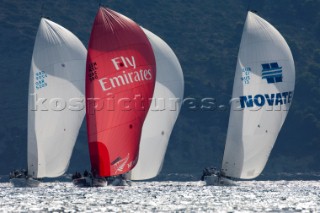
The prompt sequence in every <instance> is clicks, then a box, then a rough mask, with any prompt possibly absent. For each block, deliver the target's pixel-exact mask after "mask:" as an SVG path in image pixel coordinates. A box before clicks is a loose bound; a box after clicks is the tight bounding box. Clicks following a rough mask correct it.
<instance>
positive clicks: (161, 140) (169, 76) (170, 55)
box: [126, 28, 184, 180]
mask: <svg viewBox="0 0 320 213" xmlns="http://www.w3.org/2000/svg"><path fill="white" fill-rule="evenodd" d="M142 29H143V31H144V32H145V34H146V35H147V37H148V39H149V41H150V43H151V45H152V49H153V51H154V54H155V58H156V65H157V77H156V85H155V89H154V94H153V99H152V103H151V107H150V109H149V112H148V115H147V118H146V120H145V122H144V125H143V128H142V136H141V141H140V150H139V158H138V162H137V165H136V166H135V167H134V168H133V169H132V170H131V171H130V172H129V173H128V174H127V175H126V177H127V178H128V179H130V180H145V179H150V178H154V177H156V176H157V175H158V174H159V173H160V171H161V169H162V165H163V161H164V156H165V153H166V149H167V146H168V142H169V138H170V135H171V132H172V129H173V127H174V124H175V122H176V120H177V118H178V115H179V112H180V108H181V101H182V99H183V92H184V80H183V72H182V68H181V66H180V63H179V60H178V58H177V57H176V55H175V54H174V52H173V51H172V49H171V48H170V47H169V46H168V44H167V43H165V42H164V41H163V40H162V39H161V38H159V37H158V36H157V35H155V34H153V33H152V32H150V31H149V30H147V29H144V28H142Z"/></svg>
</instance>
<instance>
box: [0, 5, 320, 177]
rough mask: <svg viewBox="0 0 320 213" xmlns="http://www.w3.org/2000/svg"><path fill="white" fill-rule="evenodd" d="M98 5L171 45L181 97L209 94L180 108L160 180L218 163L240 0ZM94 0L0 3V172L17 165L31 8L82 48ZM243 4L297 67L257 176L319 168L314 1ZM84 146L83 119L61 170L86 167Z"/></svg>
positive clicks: (319, 25) (242, 14)
mask: <svg viewBox="0 0 320 213" xmlns="http://www.w3.org/2000/svg"><path fill="white" fill-rule="evenodd" d="M42 2H43V11H42V12H41V5H42ZM101 3H103V4H104V5H108V7H109V8H111V9H113V10H115V11H117V12H120V13H122V14H124V15H126V16H128V17H130V18H131V19H133V20H134V21H136V22H137V23H138V24H140V25H142V26H143V27H145V28H147V29H149V30H150V31H152V32H153V33H155V34H157V35H158V36H160V37H161V38H162V39H164V40H165V41H166V42H167V43H168V44H169V45H170V46H171V48H172V49H173V50H174V51H175V53H176V55H177V57H178V58H179V60H180V63H181V66H182V68H183V71H184V78H185V97H193V98H198V99H199V100H200V99H201V98H205V97H213V98H215V100H216V104H217V109H215V110H213V111H200V110H190V109H189V108H188V107H187V106H186V105H184V106H183V107H182V111H181V114H180V116H179V118H178V120H177V123H176V126H175V128H174V130H173V133H172V135H171V139H170V143H169V146H168V151H167V154H166V158H165V163H164V166H163V170H162V173H161V174H162V176H160V177H163V176H164V175H166V174H170V173H178V174H191V175H194V176H195V177H198V176H200V174H201V171H202V169H203V168H204V167H206V166H209V165H216V166H217V167H220V164H221V160H222V155H223V150H224V143H225V139H226V132H227V125H228V118H229V110H230V109H229V99H230V97H231V93H232V85H233V77H234V71H235V66H236V58H237V54H238V47H239V44H240V39H241V34H242V28H243V24H244V21H245V18H246V13H247V8H248V0H245V1H234V0H224V1H218V0H201V1H196V0H188V1H179V0H153V1H146V0H117V1H115V0H109V1H106V0H105V1H101ZM98 4H99V3H98V1H96V0H68V1H64V0H54V1H53V0H47V1H40V0H28V1H24V0H0V36H1V37H0V38H1V39H0V50H1V53H0V54H1V55H0V72H1V75H0V84H1V90H0V100H1V104H0V121H1V125H0V159H1V161H0V174H2V175H5V174H8V173H9V171H10V170H12V169H14V168H25V167H26V159H27V156H26V149H27V144H26V142H27V100H28V79H29V77H28V76H29V70H30V63H31V56H32V51H33V44H34V39H35V35H36V32H37V28H38V25H39V21H40V18H41V14H42V13H43V15H44V16H48V17H50V19H51V20H52V21H54V22H56V23H58V24H60V25H62V26H64V27H65V28H67V29H69V30H70V31H72V32H73V33H74V34H75V35H77V36H78V37H79V38H80V40H82V42H83V43H84V45H85V46H87V44H88V40H89V36H90V31H91V25H92V23H93V20H94V17H95V14H96V11H97V9H98ZM250 9H255V10H257V11H258V14H259V15H260V16H262V17H263V18H264V19H266V20H267V21H269V22H270V23H271V24H272V25H274V26H275V27H276V28H277V29H278V30H279V31H280V32H281V33H282V35H283V36H284V37H285V39H286V40H287V42H288V44H289V46H290V47H291V50H292V53H293V56H294V59H295V64H296V73H297V75H296V90H295V95H294V102H293V105H292V108H291V110H290V112H289V115H288V117H287V120H286V122H285V124H284V126H283V128H282V130H281V132H280V135H279V137H278V140H277V142H276V145H275V147H274V149H273V151H272V153H271V157H270V159H269V162H268V164H267V166H266V168H265V170H264V172H263V174H264V175H270V174H274V173H283V172H288V173H298V172H301V173H311V172H320V166H319V162H320V154H319V153H320V112H319V107H320V1H318V0H299V1H292V0H281V1H279V0H268V1H266V0H260V1H259V2H257V1H252V4H251V5H250ZM218 106H220V107H218ZM87 149H88V147H87V142H86V128H85V124H83V126H82V128H81V131H80V134H79V137H78V141H77V143H76V147H75V149H74V152H73V157H72V160H71V162H70V168H69V173H71V172H74V171H76V170H78V171H79V170H82V169H84V168H89V157H88V150H87Z"/></svg>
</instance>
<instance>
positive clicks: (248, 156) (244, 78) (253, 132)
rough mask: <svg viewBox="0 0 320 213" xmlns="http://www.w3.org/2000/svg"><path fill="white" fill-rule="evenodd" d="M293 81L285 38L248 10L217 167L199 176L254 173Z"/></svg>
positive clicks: (260, 166)
mask: <svg viewBox="0 0 320 213" xmlns="http://www.w3.org/2000/svg"><path fill="white" fill-rule="evenodd" d="M294 86H295V66H294V61H293V57H292V53H291V51H290V48H289V46H288V44H287V43H286V41H285V39H284V38H283V37H282V35H281V34H280V33H279V32H278V31H277V30H276V29H275V28H274V27H273V26H272V25H271V24H270V23H268V22H267V21H266V20H264V19H263V18H261V17H259V16H258V15H257V14H256V13H254V12H250V11H249V12H248V14H247V19H246V22H245V25H244V29H243V34H242V39H241V44H240V49H239V54H238V60H237V67H236V72H235V78H234V85H233V94H232V101H231V110H230V117H229V126H228V132H227V139H226V144H225V150H224V156H223V161H222V169H221V171H220V173H219V172H218V173H215V174H213V175H207V176H205V177H204V179H205V180H206V183H207V184H208V185H211V184H215V183H217V181H220V182H221V180H225V182H226V181H227V180H228V178H229V179H230V178H236V179H253V178H256V177H257V176H259V175H260V173H261V172H262V171H263V169H264V167H265V165H266V163H267V161H268V158H269V155H270V152H271V150H272V148H273V145H274V143H275V141H276V139H277V136H278V134H279V132H280V130H281V127H282V125H283V123H284V121H285V119H286V116H287V114H288V110H289V108H290V105H291V103H292V97H293V92H294ZM222 182H223V181H222Z"/></svg>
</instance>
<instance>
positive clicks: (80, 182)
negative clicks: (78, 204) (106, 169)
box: [72, 177, 107, 187]
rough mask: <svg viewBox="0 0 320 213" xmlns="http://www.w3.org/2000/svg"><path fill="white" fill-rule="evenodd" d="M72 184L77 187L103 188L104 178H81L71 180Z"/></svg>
mask: <svg viewBox="0 0 320 213" xmlns="http://www.w3.org/2000/svg"><path fill="white" fill-rule="evenodd" d="M72 182H73V184H74V185H75V186H77V187H103V186H105V185H106V183H107V182H106V180H105V179H104V178H90V177H81V178H76V179H73V180H72Z"/></svg>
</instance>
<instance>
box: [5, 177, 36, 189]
mask: <svg viewBox="0 0 320 213" xmlns="http://www.w3.org/2000/svg"><path fill="white" fill-rule="evenodd" d="M10 183H11V184H12V185H13V186H14V187H38V186H39V184H40V181H39V180H35V179H33V178H24V177H23V178H11V179H10Z"/></svg>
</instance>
